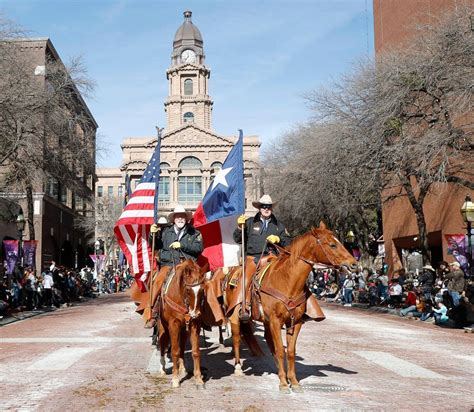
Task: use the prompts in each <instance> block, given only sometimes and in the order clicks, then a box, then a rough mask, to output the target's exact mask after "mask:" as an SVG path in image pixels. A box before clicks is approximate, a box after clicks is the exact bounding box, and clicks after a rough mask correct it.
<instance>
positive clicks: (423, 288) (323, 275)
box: [308, 262, 474, 327]
mask: <svg viewBox="0 0 474 412" xmlns="http://www.w3.org/2000/svg"><path fill="white" fill-rule="evenodd" d="M308 283H309V287H310V289H311V290H312V292H313V293H314V294H315V295H316V297H318V298H319V299H322V300H326V301H328V302H337V303H340V304H342V305H344V306H352V304H353V303H360V304H366V305H368V306H386V307H388V308H391V309H395V310H396V311H397V312H398V313H399V315H400V316H403V317H412V318H415V319H420V320H421V321H424V322H433V323H435V324H437V325H445V326H453V327H464V326H469V325H471V324H472V323H474V320H473V319H472V316H473V314H472V309H473V305H474V282H473V281H472V280H468V279H466V278H465V275H464V272H463V271H462V270H461V268H460V266H459V264H458V263H457V262H454V263H451V264H448V263H446V262H441V263H440V265H439V268H438V269H436V270H435V269H434V268H433V267H432V266H431V265H425V266H423V268H422V270H421V271H419V272H415V273H412V272H408V273H406V272H405V270H400V271H399V272H397V273H396V274H394V276H393V277H392V278H391V279H389V277H388V276H387V274H386V273H384V272H382V271H372V270H370V269H365V268H364V269H362V270H357V271H355V272H349V271H346V270H342V271H337V270H334V269H327V270H313V271H312V273H311V274H310V276H309V278H308Z"/></svg>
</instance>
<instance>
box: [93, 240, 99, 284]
mask: <svg viewBox="0 0 474 412" xmlns="http://www.w3.org/2000/svg"><path fill="white" fill-rule="evenodd" d="M94 248H95V265H94V266H95V270H94V273H95V278H96V279H97V276H98V275H99V273H98V272H99V251H100V242H99V241H98V240H96V241H95V243H94Z"/></svg>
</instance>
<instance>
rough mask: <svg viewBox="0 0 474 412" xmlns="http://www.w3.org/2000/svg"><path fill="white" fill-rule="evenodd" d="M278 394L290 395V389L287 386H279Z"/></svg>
mask: <svg viewBox="0 0 474 412" xmlns="http://www.w3.org/2000/svg"><path fill="white" fill-rule="evenodd" d="M279 389H280V393H285V394H286V393H291V390H290V387H289V386H288V385H281V384H280V386H279Z"/></svg>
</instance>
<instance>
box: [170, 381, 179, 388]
mask: <svg viewBox="0 0 474 412" xmlns="http://www.w3.org/2000/svg"><path fill="white" fill-rule="evenodd" d="M171 387H172V388H173V389H175V388H179V379H172V380H171Z"/></svg>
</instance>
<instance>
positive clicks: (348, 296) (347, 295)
mask: <svg viewBox="0 0 474 412" xmlns="http://www.w3.org/2000/svg"><path fill="white" fill-rule="evenodd" d="M344 302H346V303H349V304H350V305H352V289H348V288H345V289H344Z"/></svg>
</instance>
